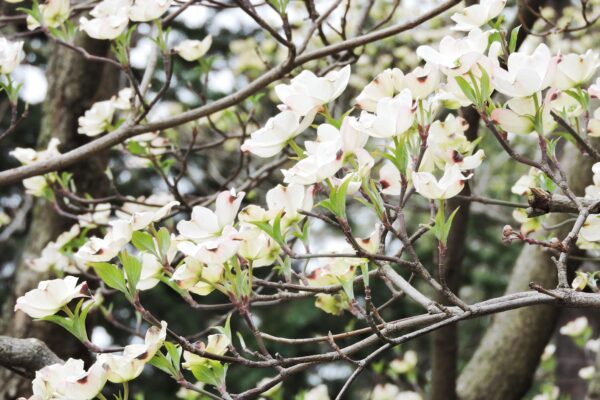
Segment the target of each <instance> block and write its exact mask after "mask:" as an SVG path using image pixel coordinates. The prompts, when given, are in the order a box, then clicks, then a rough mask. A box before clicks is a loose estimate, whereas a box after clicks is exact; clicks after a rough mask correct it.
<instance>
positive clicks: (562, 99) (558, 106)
mask: <svg viewBox="0 0 600 400" xmlns="http://www.w3.org/2000/svg"><path fill="white" fill-rule="evenodd" d="M559 65H560V64H559ZM551 99H552V100H551V101H550V108H552V110H553V111H556V113H557V114H559V115H563V114H564V115H566V116H567V117H569V118H576V117H579V116H580V115H581V114H583V112H584V111H585V110H584V109H583V107H582V106H581V103H580V102H579V101H577V100H576V99H575V98H574V97H572V96H570V95H569V94H568V93H567V92H559V93H554V92H553V93H551ZM544 117H545V116H544Z"/></svg>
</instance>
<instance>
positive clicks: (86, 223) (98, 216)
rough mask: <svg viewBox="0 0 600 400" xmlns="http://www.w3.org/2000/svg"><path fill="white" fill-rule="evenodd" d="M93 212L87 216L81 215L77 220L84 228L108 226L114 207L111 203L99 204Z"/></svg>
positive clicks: (86, 214)
mask: <svg viewBox="0 0 600 400" xmlns="http://www.w3.org/2000/svg"><path fill="white" fill-rule="evenodd" d="M93 207H94V208H93V210H92V211H90V212H87V213H85V214H79V215H78V216H77V220H78V221H79V225H81V226H82V227H96V226H98V225H106V224H108V219H109V218H110V212H111V209H112V205H111V204H110V203H98V204H96V205H94V206H93Z"/></svg>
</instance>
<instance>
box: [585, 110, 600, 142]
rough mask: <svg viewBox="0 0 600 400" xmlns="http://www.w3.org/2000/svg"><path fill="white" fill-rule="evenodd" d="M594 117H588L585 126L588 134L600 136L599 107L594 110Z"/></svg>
mask: <svg viewBox="0 0 600 400" xmlns="http://www.w3.org/2000/svg"><path fill="white" fill-rule="evenodd" d="M593 116H594V118H590V120H589V122H588V126H587V132H588V136H591V137H600V107H598V108H596V110H594V115H593Z"/></svg>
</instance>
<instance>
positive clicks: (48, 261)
mask: <svg viewBox="0 0 600 400" xmlns="http://www.w3.org/2000/svg"><path fill="white" fill-rule="evenodd" d="M80 231H81V230H80V229H79V225H77V224H75V225H73V226H72V227H71V229H70V230H68V231H67V232H63V233H61V234H60V235H59V236H58V237H57V238H56V240H55V241H53V242H49V243H48V244H47V245H46V247H44V249H43V250H42V253H41V254H40V256H39V257H38V258H36V259H33V260H27V265H28V266H29V267H30V268H31V269H33V270H34V271H38V272H45V271H48V270H50V269H53V270H55V271H66V272H71V273H76V272H78V270H77V268H75V267H74V266H73V264H74V263H73V261H72V258H71V257H69V256H68V255H67V254H65V253H64V252H63V248H64V247H65V246H66V245H67V244H68V243H69V242H71V241H72V240H73V239H75V238H76V237H77V236H79V233H80Z"/></svg>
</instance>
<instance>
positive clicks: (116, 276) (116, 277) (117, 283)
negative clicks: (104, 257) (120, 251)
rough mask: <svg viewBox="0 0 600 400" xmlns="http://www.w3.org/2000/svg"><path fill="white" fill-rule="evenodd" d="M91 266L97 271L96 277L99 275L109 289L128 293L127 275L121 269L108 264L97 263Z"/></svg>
mask: <svg viewBox="0 0 600 400" xmlns="http://www.w3.org/2000/svg"><path fill="white" fill-rule="evenodd" d="M91 265H92V267H93V268H94V271H96V275H98V276H99V277H100V279H102V281H103V282H104V283H106V285H107V286H108V287H111V288H113V289H116V290H118V291H120V292H123V293H127V285H126V284H125V275H124V274H123V271H122V270H121V269H119V267H117V266H116V265H114V264H110V263H106V262H95V263H91Z"/></svg>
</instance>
